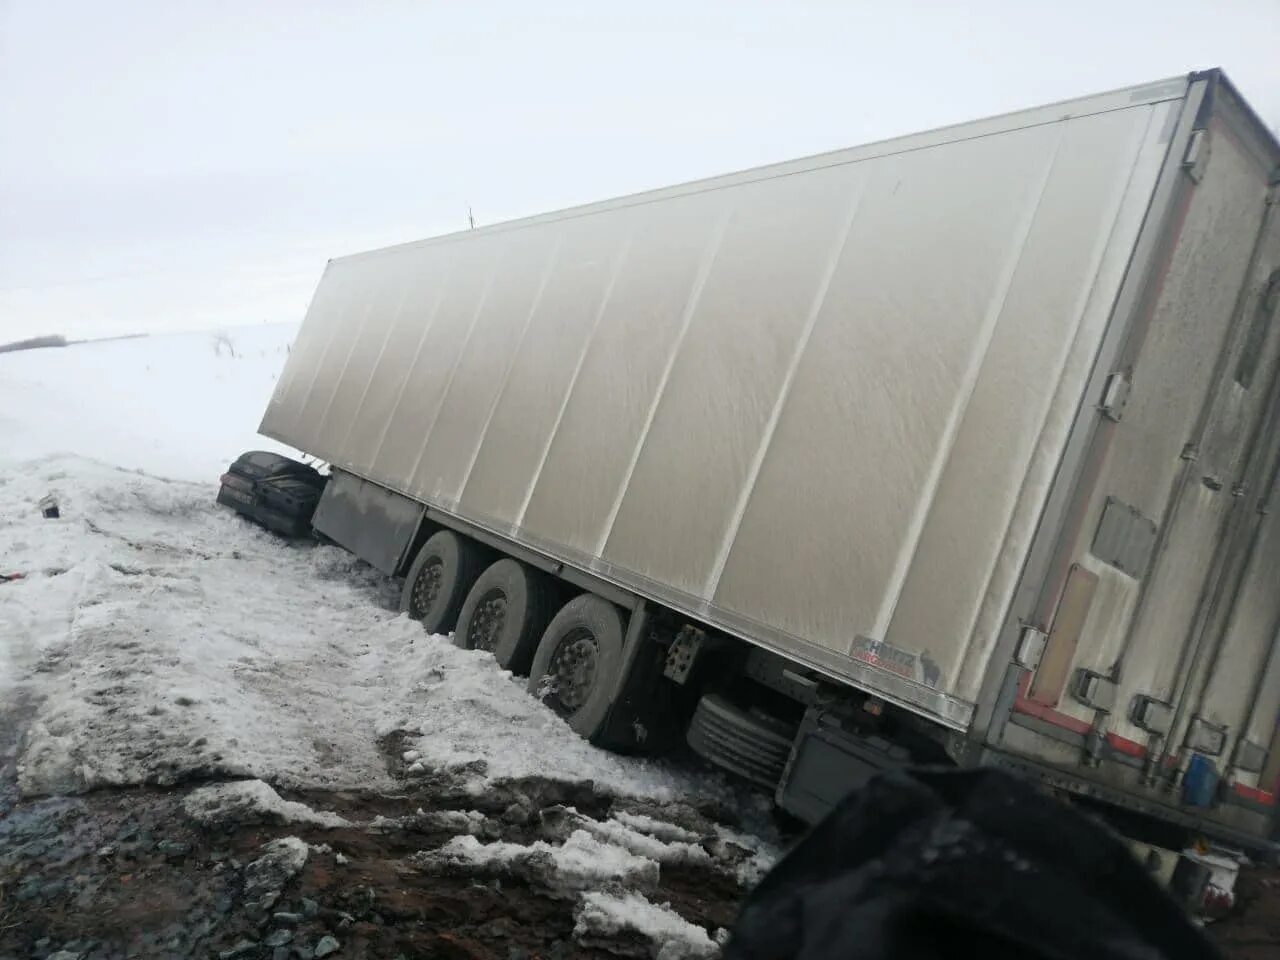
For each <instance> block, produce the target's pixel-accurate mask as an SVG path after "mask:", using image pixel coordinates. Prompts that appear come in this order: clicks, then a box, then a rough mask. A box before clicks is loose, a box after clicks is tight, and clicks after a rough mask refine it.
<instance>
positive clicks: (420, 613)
mask: <svg viewBox="0 0 1280 960" xmlns="http://www.w3.org/2000/svg"><path fill="white" fill-rule="evenodd" d="M484 559H485V558H484V554H483V552H482V551H481V549H480V547H479V546H478V545H477V544H475V543H473V542H472V541H470V540H467V539H465V538H463V537H460V536H458V535H457V534H456V533H454V532H453V531H452V530H441V531H440V532H439V533H436V534H433V535H432V536H431V538H430V539H428V540H427V542H426V543H424V544H423V545H422V549H421V550H419V551H418V555H417V556H416V557H415V558H414V560H413V566H411V567H410V568H409V575H408V576H406V577H405V578H404V590H403V591H401V593H400V612H401V613H407V614H409V616H411V617H412V618H413V619H414V620H421V621H422V628H423V629H424V630H426V631H427V633H439V634H446V633H449V632H450V631H451V630H452V629H453V628H454V625H455V624H456V623H457V622H458V611H459V610H460V609H461V608H462V601H463V600H464V599H465V598H466V596H467V591H468V590H470V589H471V585H472V584H473V583H475V580H476V577H477V576H479V575H480V570H481V568H482V566H483V564H484Z"/></svg>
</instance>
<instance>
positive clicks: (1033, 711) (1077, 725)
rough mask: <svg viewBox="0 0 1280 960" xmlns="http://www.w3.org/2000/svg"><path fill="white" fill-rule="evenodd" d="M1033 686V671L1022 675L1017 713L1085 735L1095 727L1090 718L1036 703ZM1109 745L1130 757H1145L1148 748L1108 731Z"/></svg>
mask: <svg viewBox="0 0 1280 960" xmlns="http://www.w3.org/2000/svg"><path fill="white" fill-rule="evenodd" d="M1030 686H1031V673H1030V671H1027V672H1025V673H1024V674H1023V675H1022V681H1021V682H1020V683H1019V684H1018V695H1017V697H1015V698H1014V701H1013V709H1014V710H1015V711H1016V712H1017V713H1025V714H1026V715H1027V716H1029V717H1035V718H1036V719H1037V720H1043V721H1044V722H1045V723H1049V724H1052V725H1053V726H1055V727H1061V728H1062V729H1063V730H1070V731H1071V732H1072V733H1078V734H1080V735H1081V736H1085V735H1087V734H1088V733H1089V731H1090V730H1092V729H1093V724H1091V723H1089V721H1088V720H1081V719H1079V718H1078V717H1073V716H1071V715H1070V714H1066V713H1063V712H1062V711H1061V710H1055V709H1054V708H1053V707H1047V706H1045V705H1044V704H1043V703H1036V702H1035V701H1034V700H1031V699H1028V697H1027V696H1026V693H1027V690H1028V689H1029V688H1030ZM1107 745H1108V746H1110V747H1111V749H1112V750H1115V751H1116V752H1117V753H1123V754H1125V755H1127V756H1130V757H1145V756H1146V755H1147V748H1146V747H1145V746H1143V745H1142V744H1140V743H1138V742H1137V741H1136V740H1130V739H1129V738H1128V737H1122V736H1120V735H1119V734H1115V733H1108V734H1107Z"/></svg>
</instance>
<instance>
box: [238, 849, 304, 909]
mask: <svg viewBox="0 0 1280 960" xmlns="http://www.w3.org/2000/svg"><path fill="white" fill-rule="evenodd" d="M261 850H262V855H261V856H260V857H258V858H257V859H256V860H254V861H253V862H252V863H250V864H249V865H248V866H247V867H245V870H244V893H245V896H246V897H250V898H252V897H262V896H272V895H276V896H278V895H279V891H280V888H281V887H283V886H284V885H285V884H286V883H287V882H288V881H289V880H291V879H293V877H294V876H296V875H297V873H298V871H299V870H301V869H302V868H303V866H304V865H305V864H306V862H307V857H308V856H309V855H310V853H311V848H310V847H308V846H307V844H306V841H304V840H299V839H298V838H297V837H281V838H280V839H279V840H272V841H271V842H270V843H264V844H263V845H262V847H261Z"/></svg>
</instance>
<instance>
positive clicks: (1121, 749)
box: [1107, 733, 1147, 757]
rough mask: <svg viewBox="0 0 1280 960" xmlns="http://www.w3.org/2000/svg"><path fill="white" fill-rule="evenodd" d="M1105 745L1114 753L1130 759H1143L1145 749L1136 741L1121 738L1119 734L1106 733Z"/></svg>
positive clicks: (1145, 753)
mask: <svg viewBox="0 0 1280 960" xmlns="http://www.w3.org/2000/svg"><path fill="white" fill-rule="evenodd" d="M1107 744H1108V745H1109V746H1110V747H1111V749H1112V750H1114V751H1116V753H1124V754H1127V755H1129V756H1131V757H1145V756H1146V755H1147V748H1146V747H1144V746H1143V745H1142V744H1140V743H1138V741H1136V740H1130V739H1129V738H1128V737H1122V736H1120V735H1119V734H1115V733H1108V734H1107Z"/></svg>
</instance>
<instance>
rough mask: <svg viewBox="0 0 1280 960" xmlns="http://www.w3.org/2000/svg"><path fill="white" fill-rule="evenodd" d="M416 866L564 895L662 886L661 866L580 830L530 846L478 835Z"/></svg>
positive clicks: (420, 860)
mask: <svg viewBox="0 0 1280 960" xmlns="http://www.w3.org/2000/svg"><path fill="white" fill-rule="evenodd" d="M415 862H416V863H417V864H418V865H419V866H421V867H423V868H424V869H427V870H432V871H440V872H454V871H462V872H480V873H487V874H497V875H511V876H518V877H524V878H526V879H534V880H537V881H539V882H540V883H542V884H544V885H545V886H547V887H549V888H551V889H552V890H558V891H561V892H570V891H578V890H585V889H588V888H590V887H594V886H598V885H600V884H601V883H608V882H626V883H627V884H629V885H631V886H636V887H641V888H645V889H650V888H653V887H655V886H657V883H658V864H657V863H656V862H655V861H653V860H650V859H648V858H647V857H642V856H637V855H636V854H634V853H632V852H630V851H629V850H625V849H623V848H622V847H619V846H615V845H614V844H612V843H606V842H603V841H601V840H598V839H596V838H595V837H593V836H592V835H591V834H590V833H589V832H587V831H586V830H575V831H573V832H572V833H571V834H569V836H568V838H567V839H566V840H565V841H564V843H563V844H559V845H555V844H551V843H548V842H546V841H545V840H535V841H534V842H533V843H530V844H522V843H511V842H509V841H503V840H499V841H495V842H494V843H481V842H480V841H479V840H477V839H476V838H475V837H470V836H467V837H454V838H453V839H452V840H450V841H449V842H448V843H446V844H445V845H444V846H443V847H440V848H439V849H438V850H433V851H430V852H427V853H422V854H418V855H417V856H416V857H415Z"/></svg>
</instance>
